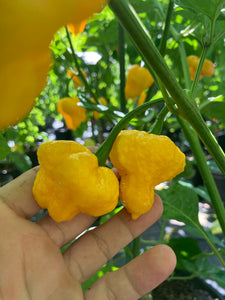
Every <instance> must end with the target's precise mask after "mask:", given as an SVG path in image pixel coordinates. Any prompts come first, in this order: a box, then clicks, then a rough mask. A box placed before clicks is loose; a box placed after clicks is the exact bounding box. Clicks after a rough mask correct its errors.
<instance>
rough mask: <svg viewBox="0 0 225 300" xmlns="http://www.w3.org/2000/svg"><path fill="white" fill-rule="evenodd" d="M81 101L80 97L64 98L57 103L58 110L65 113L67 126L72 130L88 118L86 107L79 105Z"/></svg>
mask: <svg viewBox="0 0 225 300" xmlns="http://www.w3.org/2000/svg"><path fill="white" fill-rule="evenodd" d="M79 102H80V100H79V98H78V97H74V98H69V97H67V98H63V99H60V100H59V102H58V103H57V110H58V112H59V113H60V114H62V115H63V117H64V119H65V122H66V126H67V127H68V128H70V129H72V130H76V129H77V127H78V126H79V125H80V124H81V123H82V122H85V121H86V120H87V115H86V109H85V108H83V107H81V106H79V105H77V104H78V103H79Z"/></svg>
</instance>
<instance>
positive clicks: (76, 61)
mask: <svg viewBox="0 0 225 300" xmlns="http://www.w3.org/2000/svg"><path fill="white" fill-rule="evenodd" d="M65 30H66V35H67V38H68V41H69V45H70V49H71V51H72V57H73V60H74V63H75V66H76V68H77V71H78V76H79V78H80V79H81V81H82V83H83V84H84V86H85V89H86V90H87V91H88V92H89V94H90V95H91V97H92V98H94V99H95V101H96V103H97V104H101V103H100V102H99V100H98V97H96V95H95V94H94V92H93V91H92V89H91V88H90V86H89V84H88V82H87V80H86V78H85V76H84V74H83V72H82V71H81V68H80V65H79V63H78V59H77V56H76V53H75V50H74V47H73V44H72V41H71V38H70V32H69V29H68V27H65Z"/></svg>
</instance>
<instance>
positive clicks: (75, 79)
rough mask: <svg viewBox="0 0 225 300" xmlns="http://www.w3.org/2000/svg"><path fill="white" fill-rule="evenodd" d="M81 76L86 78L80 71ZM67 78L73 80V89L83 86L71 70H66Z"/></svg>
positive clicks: (85, 74) (84, 73)
mask: <svg viewBox="0 0 225 300" xmlns="http://www.w3.org/2000/svg"><path fill="white" fill-rule="evenodd" d="M82 73H83V75H84V77H85V78H87V73H86V72H84V71H82ZM67 76H69V77H71V78H72V80H73V85H74V87H75V89H77V88H78V87H81V86H82V85H83V83H82V82H81V80H80V78H79V76H78V75H76V74H74V73H73V71H72V70H70V69H69V70H68V71H67Z"/></svg>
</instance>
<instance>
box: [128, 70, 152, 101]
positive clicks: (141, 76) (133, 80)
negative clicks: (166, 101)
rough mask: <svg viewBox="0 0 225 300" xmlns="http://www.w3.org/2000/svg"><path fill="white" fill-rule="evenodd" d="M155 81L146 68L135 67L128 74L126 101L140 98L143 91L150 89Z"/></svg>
mask: <svg viewBox="0 0 225 300" xmlns="http://www.w3.org/2000/svg"><path fill="white" fill-rule="evenodd" d="M153 82H154V80H153V78H152V76H151V74H150V73H149V71H148V70H147V69H146V68H145V67H140V66H139V65H133V66H132V67H131V68H130V69H129V70H128V73H127V79H126V85H125V97H126V99H130V98H131V99H134V98H136V97H138V96H139V95H140V94H141V92H142V91H144V90H145V89H147V88H149V87H150V86H151V85H152V84H153Z"/></svg>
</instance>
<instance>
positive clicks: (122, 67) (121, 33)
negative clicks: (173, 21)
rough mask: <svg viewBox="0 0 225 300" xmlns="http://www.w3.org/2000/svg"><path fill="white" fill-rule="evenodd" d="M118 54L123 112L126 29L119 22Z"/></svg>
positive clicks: (124, 108)
mask: <svg viewBox="0 0 225 300" xmlns="http://www.w3.org/2000/svg"><path fill="white" fill-rule="evenodd" d="M118 56H119V64H120V108H121V111H122V112H123V113H125V112H126V103H127V101H126V99H125V94H124V88H125V80H126V79H125V34H124V29H123V27H122V26H121V25H120V23H119V22H118Z"/></svg>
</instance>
